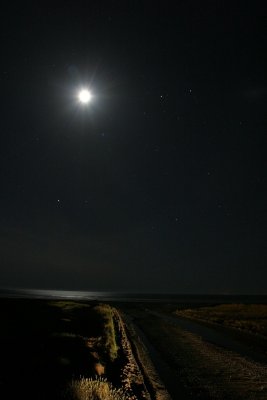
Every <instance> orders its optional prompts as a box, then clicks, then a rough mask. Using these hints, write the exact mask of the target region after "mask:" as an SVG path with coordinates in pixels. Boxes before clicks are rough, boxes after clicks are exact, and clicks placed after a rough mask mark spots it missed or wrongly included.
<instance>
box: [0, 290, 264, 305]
mask: <svg viewBox="0 0 267 400" xmlns="http://www.w3.org/2000/svg"><path fill="white" fill-rule="evenodd" d="M0 298H16V299H70V300H82V301H110V302H164V303H203V304H206V303H208V304H217V303H252V302H253V303H256V304H260V303H263V304H265V303H266V304H267V295H262V294H259V295H258V294H257V295H255V294H249V295H246V294H241V295H240V294H173V293H124V292H102V291H73V290H50V289H12V288H8V289H6V288H0Z"/></svg>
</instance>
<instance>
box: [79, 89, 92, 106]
mask: <svg viewBox="0 0 267 400" xmlns="http://www.w3.org/2000/svg"><path fill="white" fill-rule="evenodd" d="M78 99H79V101H80V103H83V104H87V103H89V102H90V101H91V99H92V93H91V92H90V91H89V90H87V89H82V90H81V91H80V92H79V94H78Z"/></svg>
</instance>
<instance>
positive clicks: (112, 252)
mask: <svg viewBox="0 0 267 400" xmlns="http://www.w3.org/2000/svg"><path fill="white" fill-rule="evenodd" d="M6 3H7V4H8V2H6ZM24 3H25V2H19V3H18V4H15V3H14V4H13V5H12V4H11V5H4V6H3V5H2V6H1V66H0V82H1V119H0V124H1V127H0V190H1V196H0V286H2V287H3V286H6V287H11V286H12V287H27V288H30V287H31V288H37V287H38V288H55V289H56V288H62V289H73V290H75V289H83V290H121V291H148V292H156V291H160V292H176V293H267V266H266V246H265V240H264V239H265V228H266V164H265V159H266V143H265V137H266V127H267V124H266V122H267V118H266V114H267V113H266V104H267V101H266V97H267V96H266V95H267V72H266V71H267V57H266V54H267V52H266V50H267V47H266V45H267V12H266V9H264V7H263V4H264V2H261V3H262V5H261V7H257V6H256V4H257V3H256V2H255V1H240V2H239V1H229V2H226V1H215V0H212V1H210V2H208V1H189V0H185V1H176V2H165V1H164V2H162V3H160V2H155V1H154V2H151V3H150V2H147V1H140V2H139V1H137V0H136V1H124V2H121V3H120V2H118V1H114V2H112V1H107V2H102V1H84V2H79V1H69V2H68V1H66V2H64V6H62V7H61V6H59V5H53V6H51V7H50V6H49V5H48V2H37V1H34V2H26V4H24ZM55 3H57V2H55ZM58 3H59V2H58ZM62 4H63V3H62ZM123 4H124V5H123ZM81 87H88V88H90V90H91V91H92V93H93V95H94V97H93V99H92V101H91V102H90V103H89V104H88V106H84V105H81V104H80V103H79V102H78V99H77V91H78V90H79V88H81Z"/></svg>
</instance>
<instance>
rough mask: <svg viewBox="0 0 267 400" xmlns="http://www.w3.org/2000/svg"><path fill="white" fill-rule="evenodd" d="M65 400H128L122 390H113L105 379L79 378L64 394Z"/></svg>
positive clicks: (70, 384)
mask: <svg viewBox="0 0 267 400" xmlns="http://www.w3.org/2000/svg"><path fill="white" fill-rule="evenodd" d="M64 398H65V399H66V400H129V397H128V395H127V393H126V392H125V391H124V390H123V389H122V388H119V389H118V388H115V387H113V386H112V384H111V383H110V382H108V381H107V380H106V379H101V378H98V379H92V378H81V379H76V380H72V381H71V382H70V383H69V385H68V387H67V389H66V391H65V393H64Z"/></svg>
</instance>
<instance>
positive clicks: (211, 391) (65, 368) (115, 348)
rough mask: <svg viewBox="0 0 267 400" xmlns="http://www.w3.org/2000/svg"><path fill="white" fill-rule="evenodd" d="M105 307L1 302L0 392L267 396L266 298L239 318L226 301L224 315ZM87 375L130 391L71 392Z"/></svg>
mask: <svg viewBox="0 0 267 400" xmlns="http://www.w3.org/2000/svg"><path fill="white" fill-rule="evenodd" d="M262 303H263V302H262ZM105 304H106V303H105V302H102V303H99V302H98V301H92V300H91V301H89V300H86V301H85V300H84V301H82V300H79V301H77V300H76V301H73V300H63V299H61V300H59V299H54V300H51V299H40V298H39V299H29V298H28V299H21V298H20V299H18V298H13V299H11V298H9V299H8V298H2V299H0V307H1V308H0V309H1V334H0V337H1V359H0V398H9V399H18V398H22V397H23V398H24V397H26V398H27V399H35V400H37V399H63V398H65V399H74V398H75V399H80V400H85V399H88V400H89V399H102V398H103V399H108V398H109V399H115V400H119V399H122V400H124V399H130V398H131V399H135V400H136V399H140V400H141V399H148V400H154V399H155V400H156V399H157V400H165V399H170V398H172V399H174V400H175V399H180V400H183V399H184V400H189V399H202V400H205V399H207V400H209V399H232V400H235V399H247V400H249V399H251V400H252V399H254V400H257V399H260V400H266V399H267V337H266V332H265V327H266V326H267V313H266V311H265V306H264V305H255V306H254V307H255V308H251V307H250V306H249V304H247V305H246V306H245V307H243V308H242V313H243V314H242V315H241V312H240V309H239V313H237V312H236V309H235V308H232V305H231V302H229V303H228V304H229V307H230V308H229V307H228V308H226V309H225V308H223V309H222V308H219V311H220V315H219V317H220V318H217V316H218V310H217V309H216V304H212V307H211V308H210V307H209V304H207V302H206V301H205V304H200V303H198V302H197V301H194V302H192V303H191V304H190V303H188V302H187V303H183V304H182V303H179V304H178V303H175V302H173V301H172V302H166V301H164V302H160V301H158V302H155V301H153V302H149V301H140V302H138V301H134V302H131V301H127V302H121V301H113V302H112V301H111V302H109V304H110V305H111V306H112V307H111V308H109V307H110V306H107V308H105ZM218 304H219V303H218ZM103 305H104V306H103ZM203 306H205V307H203ZM214 306H215V308H214ZM110 309H112V310H113V311H112V319H111V320H109V319H108V318H109V317H108V314H107V313H109V310H110ZM229 310H230V313H229ZM257 310H258V312H257ZM226 312H227V313H228V314H227V313H226ZM226 314H227V315H226ZM265 314H266V315H265ZM214 315H215V316H214ZM234 316H236V318H235V319H234ZM215 317H216V318H217V319H216V318H215ZM110 321H112V322H110ZM238 324H239V325H241V328H240V327H239V329H238V328H237V325H238ZM111 325H112V327H111ZM252 327H254V328H253V329H254V330H253V329H252ZM112 332H113V333H112ZM113 334H114V337H113ZM113 339H115V342H114V341H113ZM82 377H85V378H92V379H95V378H96V377H98V379H99V377H101V379H106V380H107V381H109V382H112V384H113V386H114V388H120V387H121V388H123V389H124V391H123V393H122V394H121V396H119V395H117V394H115V391H114V396H113V397H108V396H107V394H106V395H105V394H103V397H97V396H95V397H86V396H84V393H80V392H79V393H78V392H76V394H74V393H70V392H68V390H67V389H66V388H68V387H69V385H70V383H71V382H79V380H80V379H81V378H82ZM127 388H128V389H129V391H127ZM115 395H116V396H117V397H116V396H115Z"/></svg>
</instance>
